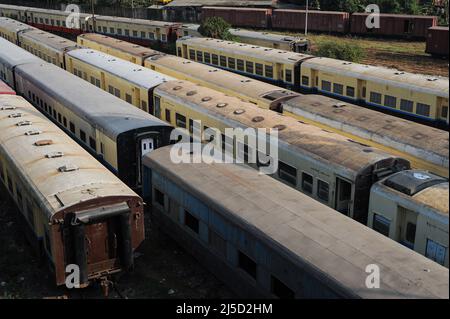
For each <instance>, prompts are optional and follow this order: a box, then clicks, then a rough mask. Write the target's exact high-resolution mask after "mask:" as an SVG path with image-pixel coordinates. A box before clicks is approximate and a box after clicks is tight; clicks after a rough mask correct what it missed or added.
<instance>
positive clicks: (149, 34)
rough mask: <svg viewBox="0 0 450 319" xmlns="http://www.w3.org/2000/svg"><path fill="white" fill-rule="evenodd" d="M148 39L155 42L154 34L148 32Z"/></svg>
mask: <svg viewBox="0 0 450 319" xmlns="http://www.w3.org/2000/svg"><path fill="white" fill-rule="evenodd" d="M148 38H149V39H150V40H155V34H154V33H153V32H149V33H148Z"/></svg>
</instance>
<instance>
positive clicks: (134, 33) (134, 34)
mask: <svg viewBox="0 0 450 319" xmlns="http://www.w3.org/2000/svg"><path fill="white" fill-rule="evenodd" d="M137 36H138V32H137V31H134V30H133V37H135V38H137Z"/></svg>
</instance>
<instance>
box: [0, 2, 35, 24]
mask: <svg viewBox="0 0 450 319" xmlns="http://www.w3.org/2000/svg"><path fill="white" fill-rule="evenodd" d="M27 9H29V8H28V7H22V6H15V5H10V4H0V17H7V18H11V19H14V20H19V21H22V22H26V21H27V18H26V11H27Z"/></svg>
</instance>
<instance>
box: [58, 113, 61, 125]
mask: <svg viewBox="0 0 450 319" xmlns="http://www.w3.org/2000/svg"><path fill="white" fill-rule="evenodd" d="M58 122H59V123H61V122H62V117H61V113H59V112H58Z"/></svg>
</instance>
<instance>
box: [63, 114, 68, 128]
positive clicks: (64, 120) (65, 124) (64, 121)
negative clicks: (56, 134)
mask: <svg viewBox="0 0 450 319" xmlns="http://www.w3.org/2000/svg"><path fill="white" fill-rule="evenodd" d="M63 124H64V127H67V119H66V117H65V116H64V117H63Z"/></svg>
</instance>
